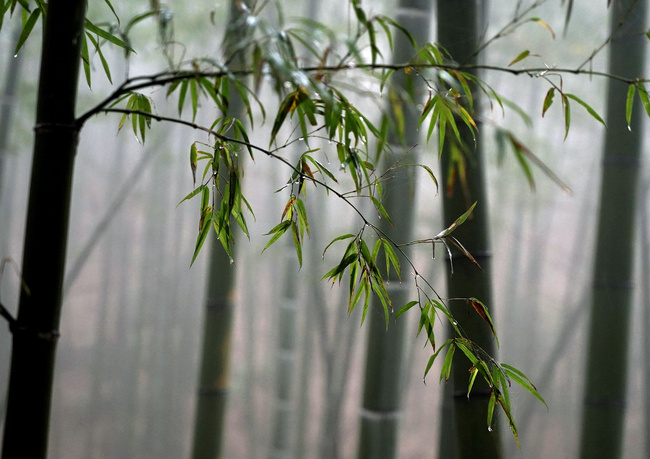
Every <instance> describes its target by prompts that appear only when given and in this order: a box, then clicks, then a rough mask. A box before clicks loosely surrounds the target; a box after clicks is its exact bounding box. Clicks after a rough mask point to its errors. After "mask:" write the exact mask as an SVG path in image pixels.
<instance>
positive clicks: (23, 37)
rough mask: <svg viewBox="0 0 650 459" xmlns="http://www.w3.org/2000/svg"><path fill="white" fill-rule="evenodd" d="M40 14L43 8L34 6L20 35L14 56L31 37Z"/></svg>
mask: <svg viewBox="0 0 650 459" xmlns="http://www.w3.org/2000/svg"><path fill="white" fill-rule="evenodd" d="M40 16H41V9H40V8H34V10H33V11H32V12H31V14H30V15H29V18H28V19H27V21H26V22H25V24H24V25H23V30H22V31H21V32H20V36H19V37H18V43H16V49H15V50H14V56H15V55H17V54H18V51H20V48H22V47H23V45H24V44H25V42H26V41H27V38H29V35H30V34H31V33H32V30H33V29H34V26H35V25H36V21H38V18H39V17H40Z"/></svg>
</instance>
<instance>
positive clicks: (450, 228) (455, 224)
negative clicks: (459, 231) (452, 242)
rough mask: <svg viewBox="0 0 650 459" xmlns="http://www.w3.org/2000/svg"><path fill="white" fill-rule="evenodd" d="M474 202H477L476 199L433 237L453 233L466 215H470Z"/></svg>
mask: <svg viewBox="0 0 650 459" xmlns="http://www.w3.org/2000/svg"><path fill="white" fill-rule="evenodd" d="M476 204H478V201H476V202H474V204H472V206H471V207H470V208H469V209H467V211H466V212H465V213H464V214H463V215H461V216H460V217H458V218H457V219H456V221H455V222H454V223H452V224H451V225H449V227H447V228H445V229H444V230H442V231H441V232H440V233H438V234H437V235H436V236H435V237H436V238H443V237H447V236H449V235H450V234H451V233H453V232H454V230H455V229H456V228H458V227H459V226H460V225H462V224H463V223H465V220H467V217H469V216H470V214H471V213H472V211H473V210H474V207H476Z"/></svg>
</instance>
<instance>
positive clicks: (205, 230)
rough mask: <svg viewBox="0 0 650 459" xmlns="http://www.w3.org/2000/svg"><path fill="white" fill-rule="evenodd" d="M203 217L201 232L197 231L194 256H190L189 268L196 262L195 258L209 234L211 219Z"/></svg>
mask: <svg viewBox="0 0 650 459" xmlns="http://www.w3.org/2000/svg"><path fill="white" fill-rule="evenodd" d="M204 217H205V216H203V222H202V225H201V230H200V231H199V235H198V236H197V238H196V244H195V246H194V254H193V255H192V261H191V262H190V266H192V265H193V264H194V261H195V260H196V257H197V256H198V254H199V252H200V251H201V247H203V243H204V242H205V240H206V238H207V237H208V234H209V232H210V226H211V218H204Z"/></svg>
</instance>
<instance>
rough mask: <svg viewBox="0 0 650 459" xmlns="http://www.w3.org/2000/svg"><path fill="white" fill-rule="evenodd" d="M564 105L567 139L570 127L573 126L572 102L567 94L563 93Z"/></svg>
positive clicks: (565, 136)
mask: <svg viewBox="0 0 650 459" xmlns="http://www.w3.org/2000/svg"><path fill="white" fill-rule="evenodd" d="M562 105H563V106H564V140H566V138H567V136H568V135H569V127H571V104H569V98H568V97H567V96H566V95H565V94H562Z"/></svg>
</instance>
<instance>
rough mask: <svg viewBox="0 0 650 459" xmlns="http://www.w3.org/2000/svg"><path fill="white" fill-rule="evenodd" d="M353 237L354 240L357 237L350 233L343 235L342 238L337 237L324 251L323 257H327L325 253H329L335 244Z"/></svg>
mask: <svg viewBox="0 0 650 459" xmlns="http://www.w3.org/2000/svg"><path fill="white" fill-rule="evenodd" d="M351 237H352V238H354V237H356V236H355V235H354V234H351V233H348V234H343V235H341V236H338V237H335V238H334V239H332V241H331V242H330V243H329V244H327V247H325V250H323V257H325V252H327V249H329V248H330V246H331V245H332V244H334V243H335V242H338V241H343V240H345V239H350V238H351Z"/></svg>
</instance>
